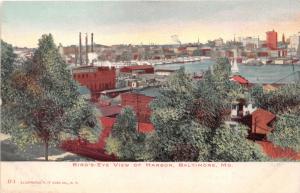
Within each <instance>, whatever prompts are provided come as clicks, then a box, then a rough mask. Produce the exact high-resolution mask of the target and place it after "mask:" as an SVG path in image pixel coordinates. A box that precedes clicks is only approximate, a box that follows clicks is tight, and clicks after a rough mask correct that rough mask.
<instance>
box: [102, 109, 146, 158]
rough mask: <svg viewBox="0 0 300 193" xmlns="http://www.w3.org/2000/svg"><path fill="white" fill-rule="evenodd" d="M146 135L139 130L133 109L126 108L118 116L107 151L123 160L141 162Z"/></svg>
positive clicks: (107, 144)
mask: <svg viewBox="0 0 300 193" xmlns="http://www.w3.org/2000/svg"><path fill="white" fill-rule="evenodd" d="M144 141H145V134H143V133H140V132H139V131H138V130H137V119H136V115H135V113H134V111H133V110H132V109H131V108H127V107H126V108H124V109H123V110H122V112H121V114H120V115H118V116H117V119H116V123H115V124H114V126H113V128H112V132H111V135H110V137H109V138H108V139H107V141H106V147H105V149H106V151H107V152H108V153H110V154H114V155H116V156H118V158H119V159H121V160H127V161H133V160H140V159H141V157H142V156H143V151H144Z"/></svg>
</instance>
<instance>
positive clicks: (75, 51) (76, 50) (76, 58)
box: [74, 46, 78, 66]
mask: <svg viewBox="0 0 300 193" xmlns="http://www.w3.org/2000/svg"><path fill="white" fill-rule="evenodd" d="M74 53H75V66H77V63H78V49H77V46H75V47H74Z"/></svg>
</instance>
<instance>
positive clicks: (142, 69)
mask: <svg viewBox="0 0 300 193" xmlns="http://www.w3.org/2000/svg"><path fill="white" fill-rule="evenodd" d="M120 72H122V73H134V72H137V73H140V74H154V67H153V66H151V65H136V66H125V67H123V68H121V69H120Z"/></svg>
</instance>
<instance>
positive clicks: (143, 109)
mask: <svg viewBox="0 0 300 193" xmlns="http://www.w3.org/2000/svg"><path fill="white" fill-rule="evenodd" d="M121 99H122V103H121V105H122V107H126V106H130V107H132V108H133V110H134V111H135V113H136V115H137V118H138V121H139V122H144V123H150V116H151V109H150V106H149V105H150V103H151V101H152V100H153V99H154V98H153V97H149V96H145V95H142V94H136V93H123V94H121Z"/></svg>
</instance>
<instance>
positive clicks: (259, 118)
mask: <svg viewBox="0 0 300 193" xmlns="http://www.w3.org/2000/svg"><path fill="white" fill-rule="evenodd" d="M275 118H276V115H274V114H273V113H271V112H269V111H266V110H264V109H261V108H259V109H257V110H256V111H254V112H253V113H252V117H251V125H252V127H251V132H252V133H254V134H264V135H266V134H268V133H269V132H271V131H272V130H273V128H271V127H269V126H268V124H270V123H271V122H272V121H273V120H275Z"/></svg>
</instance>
